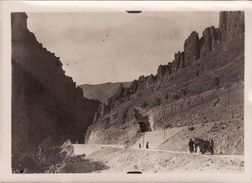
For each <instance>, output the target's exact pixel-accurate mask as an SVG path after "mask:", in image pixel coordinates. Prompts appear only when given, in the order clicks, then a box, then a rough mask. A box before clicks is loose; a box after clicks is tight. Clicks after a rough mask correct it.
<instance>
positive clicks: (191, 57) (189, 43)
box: [184, 31, 200, 66]
mask: <svg viewBox="0 0 252 183" xmlns="http://www.w3.org/2000/svg"><path fill="white" fill-rule="evenodd" d="M199 50H200V42H199V35H198V33H197V32H195V31H194V32H192V33H191V34H190V36H189V37H188V38H187V39H186V40H185V43H184V54H185V56H184V57H185V58H184V59H185V65H186V66H190V65H191V64H192V63H193V62H194V61H195V60H197V59H199Z"/></svg>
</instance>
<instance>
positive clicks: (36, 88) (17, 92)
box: [11, 13, 99, 158]
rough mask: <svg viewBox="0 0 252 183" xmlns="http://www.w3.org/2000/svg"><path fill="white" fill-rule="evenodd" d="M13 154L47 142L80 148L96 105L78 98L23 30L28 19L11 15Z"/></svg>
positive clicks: (50, 57)
mask: <svg viewBox="0 0 252 183" xmlns="http://www.w3.org/2000/svg"><path fill="white" fill-rule="evenodd" d="M11 25H12V153H13V158H15V157H18V156H19V155H20V154H22V153H27V152H31V151H33V150H34V149H36V148H37V147H38V146H39V145H40V143H41V142H42V141H43V140H45V139H46V138H50V139H52V141H53V143H55V144H57V143H61V142H63V141H65V140H66V139H71V140H72V142H76V141H79V142H83V141H84V134H85V131H86V129H87V127H88V126H89V125H90V124H91V123H92V120H93V118H94V114H95V112H96V111H97V108H98V105H99V102H98V101H95V100H88V99H86V98H83V92H82V90H81V88H78V87H77V88H76V86H75V83H74V82H73V80H72V78H71V77H68V76H65V74H64V71H63V70H62V63H61V62H60V60H59V58H58V57H56V56H55V55H54V54H53V53H51V52H49V51H47V50H46V49H45V48H43V47H42V45H41V44H40V43H39V42H38V41H37V40H36V38H35V36H34V34H33V33H31V32H30V31H29V30H28V29H27V15H26V14H25V13H12V15H11Z"/></svg>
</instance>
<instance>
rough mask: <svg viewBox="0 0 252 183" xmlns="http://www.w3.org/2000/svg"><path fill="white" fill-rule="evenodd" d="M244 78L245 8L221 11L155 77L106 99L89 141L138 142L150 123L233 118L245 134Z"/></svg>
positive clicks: (173, 124) (183, 123)
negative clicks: (215, 22)
mask: <svg viewBox="0 0 252 183" xmlns="http://www.w3.org/2000/svg"><path fill="white" fill-rule="evenodd" d="M243 80H244V12H241V11H233V12H232V11H230V12H220V18H219V28H215V27H213V26H210V27H207V28H206V29H205V30H204V31H203V36H202V37H199V36H198V33H197V32H195V31H193V32H192V33H191V34H190V35H189V36H188V38H187V39H186V40H185V42H184V50H183V51H179V52H177V53H175V55H174V60H173V61H172V62H169V63H168V64H166V65H160V66H159V67H158V70H157V74H156V75H149V76H140V77H139V78H138V79H137V80H134V81H133V82H132V83H131V85H130V87H122V88H121V91H120V92H118V94H117V95H115V96H113V97H111V98H109V102H108V104H104V103H102V104H101V105H100V107H99V110H98V112H97V113H96V115H95V119H94V122H93V124H92V125H91V126H90V127H89V129H88V131H87V135H86V142H87V143H117V144H127V143H129V144H134V143H135V142H136V141H137V140H138V139H139V138H140V137H141V133H142V132H145V131H148V130H149V129H150V128H149V127H148V126H152V128H153V129H151V130H158V129H162V128H173V127H179V126H190V125H194V124H201V123H202V124H204V123H207V122H214V121H216V122H217V121H220V120H224V119H226V120H227V121H228V119H230V120H231V119H233V118H237V119H238V121H240V122H239V125H241V127H239V129H240V131H239V132H240V133H239V135H242V134H243V132H242V129H243V127H242V126H243V115H244V114H243V105H244V104H243ZM235 86H238V87H237V88H236V87H235ZM230 95H232V100H231V99H230ZM234 101H235V103H234ZM197 111H199V112H197ZM234 115H235V116H236V117H234ZM237 128H238V127H237ZM218 133H222V132H218ZM125 134H128V135H127V136H126V135H125ZM191 135H192V137H193V134H191ZM212 135H213V136H214V137H215V135H216V134H212ZM236 135H237V134H236ZM128 136H129V137H130V139H128ZM206 136H207V134H206ZM209 138H210V137H209ZM216 138H217V139H216V140H217V141H221V139H220V138H219V137H218V136H217V137H216ZM184 143H185V142H184ZM231 143H232V142H231ZM242 143H243V142H242ZM217 151H219V152H220V151H222V152H224V153H230V152H231V151H230V149H228V148H227V149H226V150H225V149H224V150H220V149H218V150H217ZM232 153H238V154H239V153H243V149H242V148H239V149H237V151H235V152H234V151H232Z"/></svg>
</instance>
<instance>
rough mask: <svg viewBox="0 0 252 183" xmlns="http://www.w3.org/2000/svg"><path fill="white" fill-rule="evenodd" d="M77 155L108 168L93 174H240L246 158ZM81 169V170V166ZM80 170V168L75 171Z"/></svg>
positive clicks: (98, 150)
mask: <svg viewBox="0 0 252 183" xmlns="http://www.w3.org/2000/svg"><path fill="white" fill-rule="evenodd" d="M74 146H75V149H76V150H77V149H78V150H77V151H76V152H77V154H80V153H83V151H86V152H88V153H87V156H86V158H87V159H89V160H91V161H96V162H101V163H102V164H104V165H105V166H106V168H105V169H100V170H97V171H94V172H92V173H100V172H102V173H127V172H128V171H141V172H143V173H173V172H185V171H186V172H188V171H194V172H195V171H204V172H216V171H217V172H219V173H230V172H241V171H243V170H244V159H243V158H244V157H243V155H208V154H205V155H202V154H196V153H193V154H190V153H187V152H175V151H166V150H158V149H148V150H147V149H136V148H123V147H120V146H117V145H112V146H110V145H98V144H96V145H92V144H87V145H74ZM78 166H81V165H80V164H79V165H78ZM76 168H77V167H76Z"/></svg>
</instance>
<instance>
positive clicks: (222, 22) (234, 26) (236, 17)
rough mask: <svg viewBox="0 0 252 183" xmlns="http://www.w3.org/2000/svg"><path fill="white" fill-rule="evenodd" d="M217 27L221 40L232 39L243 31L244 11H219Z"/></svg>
mask: <svg viewBox="0 0 252 183" xmlns="http://www.w3.org/2000/svg"><path fill="white" fill-rule="evenodd" d="M219 27H220V32H221V41H226V40H232V39H235V38H236V37H237V36H241V34H243V33H244V29H245V26H244V12H242V11H223V12H220V19H219Z"/></svg>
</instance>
